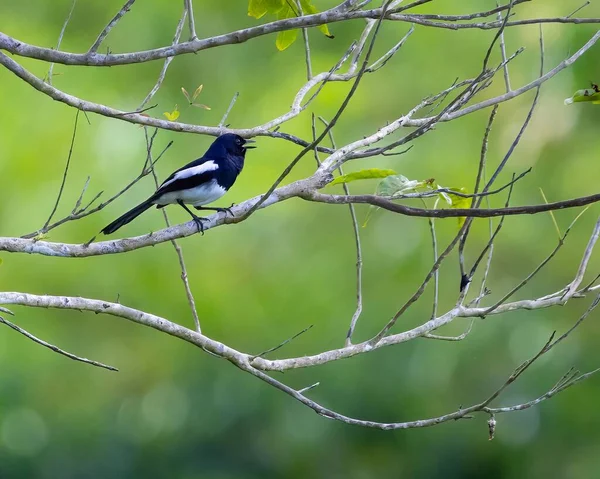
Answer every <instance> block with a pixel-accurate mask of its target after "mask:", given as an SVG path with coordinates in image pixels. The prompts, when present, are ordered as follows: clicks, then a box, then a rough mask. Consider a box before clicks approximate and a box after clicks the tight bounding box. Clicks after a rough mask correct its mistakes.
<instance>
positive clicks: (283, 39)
mask: <svg viewBox="0 0 600 479" xmlns="http://www.w3.org/2000/svg"><path fill="white" fill-rule="evenodd" d="M297 37H298V30H285V31H283V32H279V33H278V34H277V40H275V46H276V47H277V50H279V51H280V52H282V51H283V50H285V49H286V48H287V47H289V46H290V45H291V44H292V43H294V42H295V41H296V38H297Z"/></svg>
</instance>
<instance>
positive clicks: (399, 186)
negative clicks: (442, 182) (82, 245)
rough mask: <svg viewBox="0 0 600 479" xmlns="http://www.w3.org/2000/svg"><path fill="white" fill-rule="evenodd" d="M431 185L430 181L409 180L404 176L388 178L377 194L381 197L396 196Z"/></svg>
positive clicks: (381, 184)
mask: <svg viewBox="0 0 600 479" xmlns="http://www.w3.org/2000/svg"><path fill="white" fill-rule="evenodd" d="M428 184H429V180H424V181H419V180H409V179H408V178H407V177H406V176H404V175H393V176H388V177H387V178H386V179H385V180H383V181H382V182H381V183H379V186H377V191H376V192H375V194H377V195H379V196H394V195H398V194H401V193H404V192H405V191H410V190H415V189H417V188H423V187H425V186H427V185H428Z"/></svg>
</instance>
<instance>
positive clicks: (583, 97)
mask: <svg viewBox="0 0 600 479" xmlns="http://www.w3.org/2000/svg"><path fill="white" fill-rule="evenodd" d="M581 101H591V102H592V103H594V104H598V103H600V92H598V91H597V90H596V89H595V88H587V89H586V90H577V91H576V92H575V94H574V95H573V96H572V97H571V98H567V99H566V100H565V105H570V104H571V103H577V102H581Z"/></svg>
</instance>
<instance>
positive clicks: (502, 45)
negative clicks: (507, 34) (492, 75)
mask: <svg viewBox="0 0 600 479" xmlns="http://www.w3.org/2000/svg"><path fill="white" fill-rule="evenodd" d="M497 16H498V20H499V21H502V13H500V12H498V13H497ZM500 54H501V55H502V63H504V84H505V86H506V92H507V93H508V92H509V91H511V90H512V88H511V86H510V75H509V73H508V63H507V61H506V44H505V43H504V32H502V34H501V35H500Z"/></svg>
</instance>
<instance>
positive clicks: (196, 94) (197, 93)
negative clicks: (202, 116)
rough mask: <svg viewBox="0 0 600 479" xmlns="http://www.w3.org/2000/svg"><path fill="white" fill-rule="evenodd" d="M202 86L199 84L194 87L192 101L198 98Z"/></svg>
mask: <svg viewBox="0 0 600 479" xmlns="http://www.w3.org/2000/svg"><path fill="white" fill-rule="evenodd" d="M202 88H204V85H200V86H199V87H198V88H196V90H195V91H194V94H193V95H192V101H194V100H195V99H196V98H198V95H200V92H202ZM192 101H191V102H192ZM191 102H190V103H191Z"/></svg>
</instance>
